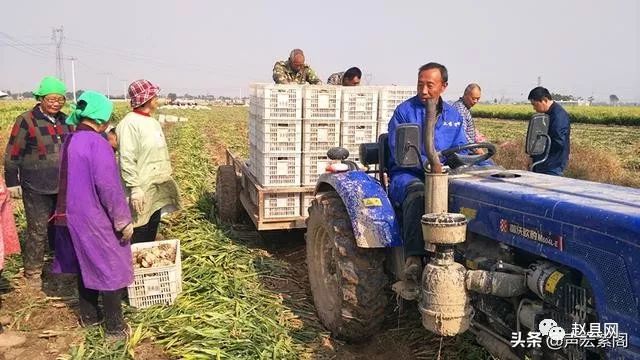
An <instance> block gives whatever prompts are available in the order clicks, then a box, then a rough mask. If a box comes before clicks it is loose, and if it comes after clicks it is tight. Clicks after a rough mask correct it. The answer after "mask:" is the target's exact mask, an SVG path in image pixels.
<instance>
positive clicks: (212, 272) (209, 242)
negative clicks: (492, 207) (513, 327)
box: [0, 101, 640, 359]
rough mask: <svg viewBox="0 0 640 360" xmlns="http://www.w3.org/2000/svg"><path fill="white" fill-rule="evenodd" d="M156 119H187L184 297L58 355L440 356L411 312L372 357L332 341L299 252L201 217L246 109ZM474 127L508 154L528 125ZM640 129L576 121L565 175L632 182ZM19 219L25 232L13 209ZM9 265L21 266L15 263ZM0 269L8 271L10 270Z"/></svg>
mask: <svg viewBox="0 0 640 360" xmlns="http://www.w3.org/2000/svg"><path fill="white" fill-rule="evenodd" d="M32 104H33V103H29V102H22V103H15V102H4V101H0V129H2V131H1V132H0V146H1V147H2V149H4V146H5V142H6V139H7V136H8V132H9V129H10V124H11V123H12V122H13V121H14V119H15V117H16V116H17V115H18V114H20V113H21V112H22V111H24V110H25V109H27V108H29V107H30V106H32ZM126 111H127V108H126V104H124V103H117V106H116V115H115V116H114V117H115V118H116V120H117V119H118V118H119V117H121V116H122V114H124V113H125V112H126ZM163 113H166V114H176V115H181V116H186V117H188V118H189V121H188V122H186V123H177V124H175V125H168V126H166V127H165V132H166V134H167V139H168V141H169V147H170V152H171V156H172V162H173V166H174V171H175V177H176V180H177V181H178V183H179V186H180V189H181V193H182V196H183V201H184V204H183V205H184V207H185V208H184V210H183V211H181V212H180V213H179V214H176V215H174V216H172V217H171V218H169V219H168V220H167V221H165V222H164V223H163V225H162V232H163V234H164V235H165V236H166V237H170V238H179V239H180V240H181V243H182V251H183V268H182V272H183V275H182V276H183V285H184V292H183V294H182V295H181V296H180V297H179V299H178V300H177V301H176V303H175V305H173V306H170V307H156V308H150V309H146V310H141V311H127V314H128V315H127V317H128V319H129V322H130V324H131V325H132V327H133V329H134V330H136V332H135V334H134V335H135V336H134V337H132V338H131V339H130V341H129V342H128V343H122V342H120V343H115V344H107V343H105V341H104V338H103V334H102V332H101V331H100V330H99V329H98V328H92V329H90V330H88V331H87V332H86V333H84V335H83V337H84V340H83V341H80V342H74V343H73V344H72V347H71V349H70V353H69V355H67V356H63V357H61V358H65V359H83V358H91V359H122V358H133V357H134V356H135V357H138V356H140V355H142V354H143V353H144V352H145V351H147V350H148V346H149V344H150V343H153V344H155V345H154V346H155V347H157V348H159V349H160V350H161V351H162V352H164V354H165V355H166V357H158V358H154V359H168V358H187V359H211V358H213V359H215V358H220V359H254V358H277V359H300V358H314V359H315V358H341V357H340V356H341V355H344V354H347V355H348V354H349V353H350V351H353V352H354V353H357V354H360V355H361V354H362V353H363V352H365V351H369V353H368V354H369V355H370V357H373V356H374V355H375V356H378V355H380V354H384V355H383V356H386V355H388V357H393V356H395V355H397V351H398V349H404V350H405V351H406V354H413V355H415V356H416V358H424V359H433V358H437V357H438V354H437V352H438V346H439V345H438V344H439V338H435V337H433V336H432V335H430V334H429V333H428V332H427V331H426V330H424V329H423V328H422V327H421V326H420V319H419V316H418V315H417V311H415V312H410V311H408V310H406V311H405V313H404V315H402V316H398V314H397V313H392V314H391V315H390V319H389V320H388V323H387V326H388V329H386V330H385V331H384V332H382V333H381V335H380V336H379V337H377V338H376V339H374V341H372V343H371V344H372V346H371V347H370V350H367V349H364V350H363V349H362V348H361V347H357V346H356V347H354V348H350V347H349V345H346V344H344V343H341V342H337V341H334V340H331V339H330V338H329V337H328V336H329V334H327V332H326V331H325V330H324V329H323V328H322V327H321V325H320V323H319V321H318V319H317V317H316V316H315V313H314V310H313V303H312V301H311V298H310V296H309V294H308V289H307V288H306V286H307V285H306V281H305V280H304V278H305V275H304V274H305V268H304V266H303V264H304V262H303V261H302V260H301V259H302V258H304V252H303V251H302V252H301V253H297V252H296V253H294V255H292V256H291V258H292V259H296V260H293V262H290V261H284V260H283V259H281V258H277V257H276V256H274V255H273V254H272V253H270V252H267V251H265V250H264V249H262V248H259V247H257V246H256V244H255V243H253V242H252V241H247V240H245V239H244V236H240V235H238V233H237V232H235V231H234V230H232V229H230V228H228V227H225V226H221V225H218V224H216V223H215V222H211V221H210V220H209V218H208V215H209V211H210V208H211V204H212V203H211V197H210V194H211V192H212V191H214V187H215V184H214V183H213V182H214V179H215V171H216V167H217V165H219V159H220V154H221V152H222V151H223V150H224V148H229V149H231V150H232V151H234V152H235V153H237V154H239V155H241V156H247V154H248V139H247V118H248V114H247V109H246V108H233V107H220V108H213V109H212V110H205V111H203V110H170V111H163ZM477 123H478V126H479V128H480V130H481V131H482V132H483V133H484V134H485V135H486V136H487V137H488V138H489V139H490V141H491V142H494V143H496V144H498V145H499V153H502V154H503V155H504V154H507V155H508V156H511V157H513V158H518V159H520V158H521V157H522V154H521V149H519V148H518V147H517V146H516V147H511V148H509V144H517V143H518V142H521V141H522V139H523V138H524V134H525V131H526V122H524V121H515V120H500V119H478V121H477ZM639 129H640V128H636V127H630V126H626V127H625V126H606V125H593V124H574V125H573V127H572V142H573V146H574V147H573V149H574V150H575V151H573V154H572V160H571V161H572V166H573V167H572V169H571V171H570V172H569V174H568V175H569V176H576V177H580V178H586V179H594V178H593V176H594V174H596V172H597V171H595V170H593V169H592V168H590V167H588V166H590V165H593V166H594V168H596V169H597V168H598V166H600V167H602V166H601V165H602V164H605V165H606V166H605V167H604V168H602V169H600V170H599V171H601V172H606V173H608V174H613V175H614V176H609V177H608V178H603V181H607V182H611V183H621V184H626V185H631V186H639V187H640V184H638V185H636V183H633V182H632V181H634V180H633V179H635V178H636V176H635V175H637V173H638V170H640V161H639V160H638V159H637V155H638V154H639V153H640V131H638V130H639ZM520 145H521V144H520ZM520 145H518V146H520ZM505 149H507V150H505ZM508 149H510V150H508ZM508 151H516V152H519V153H518V154H516V155H513V154H511V153H509V152H508ZM509 154H511V155H509ZM612 167H617V168H615V169H614V168H612ZM585 169H586V170H585ZM594 180H597V179H594ZM635 181H637V180H635ZM18 214H19V215H20V216H19V220H20V221H19V223H20V227H21V229H24V218H23V216H22V213H21V211H19V212H18ZM254 237H255V236H254ZM301 257H302V258H301ZM14 262H17V263H18V265H19V260H17V261H14ZM6 273H7V274H6V276H11V273H12V272H11V271H6ZM13 273H15V270H14V271H13ZM282 284H285V285H282ZM287 284H288V285H287ZM292 284H293V285H292ZM392 302H393V301H392ZM45 308H46V307H45V305H44V304H43V305H42V307H36V308H34V307H33V305H28V306H27V307H26V308H25V310H24V311H22V312H19V313H20V314H21V315H19V316H21V317H22V319H23V322H25V323H26V322H28V319H25V318H27V317H28V316H29V315H28V314H30V313H31V311H34V309H35V310H38V309H40V310H42V309H45ZM58 310H60V309H58ZM60 311H61V310H60ZM327 344H328V345H327ZM376 344H377V345H376ZM145 346H147V347H145ZM442 346H443V348H442V359H481V358H486V354H483V352H482V351H481V350H479V349H478V348H477V347H475V346H473V345H472V342H470V341H469V340H468V338H466V337H464V336H462V337H458V338H454V339H448V340H445V341H444V343H443V344H442ZM145 349H147V350H145ZM394 354H395V355H394ZM143 358H144V357H143ZM346 358H351V357H348V356H347V357H346ZM353 358H359V357H353Z"/></svg>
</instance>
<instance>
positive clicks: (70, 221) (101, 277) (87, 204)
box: [53, 91, 133, 337]
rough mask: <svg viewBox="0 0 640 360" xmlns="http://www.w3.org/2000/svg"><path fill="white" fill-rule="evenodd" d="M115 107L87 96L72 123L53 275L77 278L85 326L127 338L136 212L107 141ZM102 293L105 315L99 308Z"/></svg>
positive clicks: (94, 94) (99, 96)
mask: <svg viewBox="0 0 640 360" xmlns="http://www.w3.org/2000/svg"><path fill="white" fill-rule="evenodd" d="M112 111H113V104H112V103H111V101H109V99H107V97H106V96H104V95H103V94H100V93H97V92H95V91H86V92H84V93H83V94H82V96H80V98H78V106H77V107H76V108H75V109H74V110H73V112H72V113H71V115H70V116H69V118H68V119H67V124H71V125H74V126H77V129H76V131H75V132H74V133H73V134H71V135H69V137H68V138H67V141H66V142H65V143H64V146H63V147H62V155H61V163H60V196H58V203H57V206H56V212H55V215H54V219H55V220H54V223H55V225H56V226H59V227H60V230H59V231H57V232H56V255H55V259H54V262H53V272H54V273H77V274H79V276H78V294H79V296H78V297H79V308H80V321H81V323H82V324H83V325H90V324H93V323H96V322H98V321H101V320H103V319H104V322H105V328H106V332H107V334H108V335H113V336H115V337H123V336H124V335H125V330H126V324H125V323H124V320H123V317H122V308H121V304H120V303H121V300H122V289H123V288H125V287H127V286H128V285H129V284H131V282H132V281H133V265H132V262H131V245H130V244H129V239H131V236H132V235H133V223H132V220H131V212H130V210H129V204H128V203H127V200H126V197H125V194H124V187H123V186H122V182H121V181H120V171H119V169H118V165H117V163H116V158H115V156H113V150H112V148H111V145H110V144H109V142H108V141H107V140H106V139H104V137H102V135H101V133H103V132H104V131H105V130H106V128H107V126H108V122H109V118H110V117H111V112H112ZM99 294H102V304H103V310H102V311H101V310H100V309H99V307H98V295H99Z"/></svg>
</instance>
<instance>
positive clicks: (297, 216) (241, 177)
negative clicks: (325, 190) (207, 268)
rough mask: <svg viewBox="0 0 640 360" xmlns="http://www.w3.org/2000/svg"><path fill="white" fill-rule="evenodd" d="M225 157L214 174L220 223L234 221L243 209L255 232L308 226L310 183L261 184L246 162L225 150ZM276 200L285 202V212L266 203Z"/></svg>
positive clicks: (217, 212) (311, 193)
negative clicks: (288, 184)
mask: <svg viewBox="0 0 640 360" xmlns="http://www.w3.org/2000/svg"><path fill="white" fill-rule="evenodd" d="M225 156H226V159H225V164H224V165H220V166H219V167H218V173H217V175H216V192H215V216H217V218H218V219H219V220H220V221H221V222H223V223H226V224H233V223H235V222H236V221H237V220H238V219H239V218H240V215H241V214H242V212H243V211H246V213H247V215H248V216H249V218H250V219H251V221H252V222H253V224H254V225H255V227H256V229H257V230H258V231H263V230H290V229H305V228H306V227H307V225H306V219H307V214H306V213H307V207H308V203H309V201H310V199H311V197H312V196H313V194H314V187H313V186H280V187H264V186H262V185H260V183H259V182H258V180H257V179H256V177H255V176H254V175H253V174H252V173H251V171H250V170H249V167H248V165H247V162H246V161H244V160H243V159H241V158H240V157H238V156H236V155H235V154H233V153H232V152H230V151H229V150H228V149H225ZM283 197H285V198H284V199H283ZM274 199H275V201H274ZM292 199H293V201H292ZM296 199H297V200H296ZM279 201H285V202H288V204H285V206H284V208H285V209H286V211H284V212H282V211H280V213H277V214H275V213H274V211H270V209H271V207H270V205H269V204H270V203H277V202H279ZM281 208H282V207H281Z"/></svg>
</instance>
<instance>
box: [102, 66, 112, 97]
mask: <svg viewBox="0 0 640 360" xmlns="http://www.w3.org/2000/svg"><path fill="white" fill-rule="evenodd" d="M100 75H106V76H107V99H111V79H110V78H109V77H110V76H111V75H113V74H112V73H108V72H107V73H102V74H100Z"/></svg>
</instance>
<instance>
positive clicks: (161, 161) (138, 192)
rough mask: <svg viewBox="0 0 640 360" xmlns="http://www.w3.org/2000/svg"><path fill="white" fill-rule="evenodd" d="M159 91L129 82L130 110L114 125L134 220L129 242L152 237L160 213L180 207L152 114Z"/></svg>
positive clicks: (162, 139) (149, 85)
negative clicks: (131, 109)
mask: <svg viewBox="0 0 640 360" xmlns="http://www.w3.org/2000/svg"><path fill="white" fill-rule="evenodd" d="M159 92H160V88H159V87H157V86H156V85H154V84H152V83H151V82H150V81H148V80H137V81H134V82H133V83H132V84H131V85H129V97H130V98H131V107H132V108H133V111H131V112H130V113H128V114H127V115H126V116H125V117H124V118H123V119H122V121H120V123H118V126H117V127H116V136H117V139H118V157H119V160H120V174H121V176H122V180H123V182H124V184H125V186H126V188H127V195H128V196H129V202H130V207H131V210H132V211H131V213H132V215H133V222H134V224H133V226H134V231H133V238H132V239H131V243H132V244H135V243H139V242H148V241H154V240H155V239H156V235H157V232H158V225H159V224H160V216H161V213H163V212H164V213H168V212H171V211H175V210H177V209H178V208H179V207H180V205H179V196H178V187H177V185H176V183H175V181H174V180H173V178H172V169H171V161H170V159H169V149H168V148H167V143H166V141H165V137H164V133H163V132H162V127H161V126H160V123H159V122H158V120H156V119H154V118H153V114H154V113H155V112H156V110H157V109H158V93H159Z"/></svg>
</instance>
